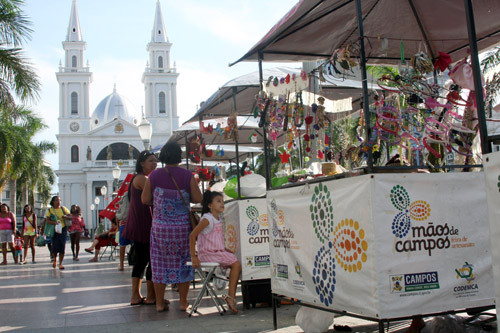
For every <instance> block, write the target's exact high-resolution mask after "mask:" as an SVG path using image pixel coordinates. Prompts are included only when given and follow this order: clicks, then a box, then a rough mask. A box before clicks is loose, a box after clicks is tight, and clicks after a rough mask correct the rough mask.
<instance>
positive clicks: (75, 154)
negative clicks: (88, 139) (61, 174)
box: [71, 145, 80, 162]
mask: <svg viewBox="0 0 500 333" xmlns="http://www.w3.org/2000/svg"><path fill="white" fill-rule="evenodd" d="M79 160H80V159H79V157H78V146H76V145H75V146H71V162H79Z"/></svg>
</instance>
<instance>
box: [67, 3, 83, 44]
mask: <svg viewBox="0 0 500 333" xmlns="http://www.w3.org/2000/svg"><path fill="white" fill-rule="evenodd" d="M66 41H67V42H81V41H82V30H81V29H80V20H79V19H78V7H77V6H76V0H73V3H72V5H71V14H70V16H69V25H68V35H67V36H66Z"/></svg>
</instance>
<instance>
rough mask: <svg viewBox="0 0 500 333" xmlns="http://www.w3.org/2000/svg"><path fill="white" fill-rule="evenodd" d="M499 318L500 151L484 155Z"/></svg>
mask: <svg viewBox="0 0 500 333" xmlns="http://www.w3.org/2000/svg"><path fill="white" fill-rule="evenodd" d="M483 161H484V163H483V166H484V178H485V183H486V198H487V199H488V216H489V222H490V240H491V253H492V256H493V275H494V277H495V279H494V281H495V297H496V307H497V318H498V314H499V313H500V312H499V311H500V308H499V307H500V242H499V241H498V240H499V239H500V153H499V152H496V153H492V154H487V155H483Z"/></svg>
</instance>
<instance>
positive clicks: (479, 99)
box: [464, 0, 491, 154]
mask: <svg viewBox="0 0 500 333" xmlns="http://www.w3.org/2000/svg"><path fill="white" fill-rule="evenodd" d="M464 5H465V17H466V19H467V31H468V32H469V46H470V59H471V63H472V73H473V74H474V87H475V89H476V91H475V94H476V105H477V119H478V127H479V135H480V136H479V137H480V138H481V152H482V153H483V154H488V153H491V146H490V145H489V144H488V131H487V128H486V115H485V114H484V96H483V83H482V81H481V68H480V65H479V58H478V55H477V53H478V50H477V39H476V25H475V23H474V10H473V8H472V1H471V0H464Z"/></svg>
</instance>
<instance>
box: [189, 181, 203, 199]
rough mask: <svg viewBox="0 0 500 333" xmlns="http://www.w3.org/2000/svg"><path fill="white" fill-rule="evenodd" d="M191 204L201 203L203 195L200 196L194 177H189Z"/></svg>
mask: <svg viewBox="0 0 500 333" xmlns="http://www.w3.org/2000/svg"><path fill="white" fill-rule="evenodd" d="M190 185H191V196H190V197H191V202H192V203H198V202H201V199H202V198H203V195H202V194H201V191H200V188H199V187H198V182H197V181H196V179H194V177H191V183H190Z"/></svg>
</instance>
